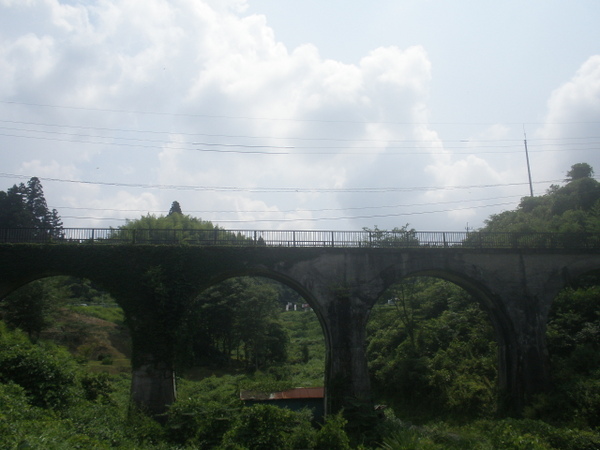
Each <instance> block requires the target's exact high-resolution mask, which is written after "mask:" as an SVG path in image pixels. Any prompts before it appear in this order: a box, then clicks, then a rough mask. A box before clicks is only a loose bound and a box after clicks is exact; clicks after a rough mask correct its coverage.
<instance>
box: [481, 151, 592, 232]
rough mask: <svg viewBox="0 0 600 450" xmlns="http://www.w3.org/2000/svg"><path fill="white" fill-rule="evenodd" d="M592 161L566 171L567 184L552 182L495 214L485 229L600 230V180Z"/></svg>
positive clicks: (498, 230)
mask: <svg viewBox="0 0 600 450" xmlns="http://www.w3.org/2000/svg"><path fill="white" fill-rule="evenodd" d="M593 173H594V170H593V169H592V167H591V166H590V165H589V164H586V163H579V164H574V165H573V166H571V170H569V171H568V172H567V181H568V182H567V184H565V185H564V186H558V185H552V186H550V188H549V189H548V191H547V192H546V193H545V194H544V195H541V196H537V197H524V198H523V199H522V200H521V203H520V204H519V207H518V208H517V209H516V210H514V211H504V212H502V213H499V214H493V215H491V216H490V218H489V219H487V220H486V221H485V227H484V229H483V231H494V232H590V233H597V232H600V183H598V181H596V180H595V179H593V178H592V177H591V175H592V174H593Z"/></svg>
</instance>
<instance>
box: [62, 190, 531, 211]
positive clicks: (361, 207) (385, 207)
mask: <svg viewBox="0 0 600 450" xmlns="http://www.w3.org/2000/svg"><path fill="white" fill-rule="evenodd" d="M521 197H522V196H520V195H510V196H503V197H491V198H482V199H469V200H468V202H465V200H464V199H461V200H452V201H445V202H429V203H409V204H399V205H379V206H372V205H371V206H355V207H347V208H318V209H288V210H277V211H269V210H186V213H189V214H192V213H194V214H288V213H304V212H309V213H315V212H335V211H356V210H365V209H390V208H413V207H418V206H432V205H448V204H453V203H463V204H464V203H477V202H486V201H490V200H504V199H516V198H519V199H520V198H521ZM473 207H479V205H474V206H473ZM52 208H53V209H56V210H83V211H110V212H137V213H164V212H165V210H153V211H149V210H147V209H115V208H89V207H76V206H52Z"/></svg>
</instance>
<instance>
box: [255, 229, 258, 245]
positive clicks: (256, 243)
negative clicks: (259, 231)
mask: <svg viewBox="0 0 600 450" xmlns="http://www.w3.org/2000/svg"><path fill="white" fill-rule="evenodd" d="M254 245H258V239H257V238H256V230H254Z"/></svg>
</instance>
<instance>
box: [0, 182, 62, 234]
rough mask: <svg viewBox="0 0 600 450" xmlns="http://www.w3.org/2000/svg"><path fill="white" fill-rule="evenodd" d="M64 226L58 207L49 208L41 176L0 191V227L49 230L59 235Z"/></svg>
mask: <svg viewBox="0 0 600 450" xmlns="http://www.w3.org/2000/svg"><path fill="white" fill-rule="evenodd" d="M62 226H63V224H62V221H61V218H60V216H59V215H58V212H57V211H56V209H53V210H51V211H50V210H49V209H48V205H47V204H46V199H45V198H44V190H43V188H42V183H41V182H40V180H39V178H37V177H33V178H31V179H30V180H29V181H28V182H27V185H25V184H23V183H20V184H19V185H16V184H15V185H14V186H13V187H11V188H9V189H8V190H7V191H6V192H4V191H0V228H33V229H38V230H49V232H51V234H52V235H53V236H58V235H60V232H61V230H62Z"/></svg>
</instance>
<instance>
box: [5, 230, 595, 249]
mask: <svg viewBox="0 0 600 450" xmlns="http://www.w3.org/2000/svg"><path fill="white" fill-rule="evenodd" d="M0 243H43V244H151V245H198V246H223V247H231V246H234V247H257V246H268V247H322V248H474V249H600V234H598V233H534V232H523V233H492V232H486V231H471V232H461V231H413V230H406V231H385V230H375V231H369V230H362V231H322V230H226V229H222V228H214V229H212V230H197V229H118V228H64V229H62V230H59V231H56V230H40V229H34V228H4V229H0Z"/></svg>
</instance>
